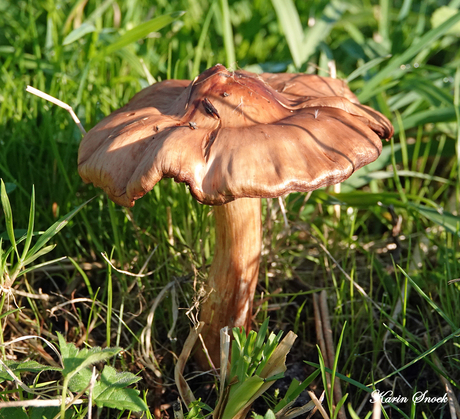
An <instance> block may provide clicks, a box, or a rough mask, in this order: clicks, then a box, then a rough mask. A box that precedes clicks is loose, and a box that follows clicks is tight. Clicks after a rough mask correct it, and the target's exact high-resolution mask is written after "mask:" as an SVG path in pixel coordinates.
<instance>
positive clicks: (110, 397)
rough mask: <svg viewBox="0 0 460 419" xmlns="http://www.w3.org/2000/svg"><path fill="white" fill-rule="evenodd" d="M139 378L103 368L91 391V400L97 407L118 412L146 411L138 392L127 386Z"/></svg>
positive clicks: (113, 369)
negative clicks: (109, 408) (113, 409)
mask: <svg viewBox="0 0 460 419" xmlns="http://www.w3.org/2000/svg"><path fill="white" fill-rule="evenodd" d="M140 379H141V378H140V377H137V376H135V375H134V374H131V373H130V372H121V373H117V371H116V370H115V368H112V367H110V366H107V365H106V366H105V367H104V370H103V371H102V374H101V379H100V380H98V381H97V383H96V385H95V386H94V389H93V400H94V402H95V403H96V405H97V406H99V407H111V408H115V409H119V410H123V409H126V410H132V411H135V412H139V411H146V410H147V405H146V404H145V403H144V401H143V400H142V399H141V398H140V397H139V391H138V390H134V389H132V388H127V386H129V385H131V384H134V383H136V382H137V381H139V380H140Z"/></svg>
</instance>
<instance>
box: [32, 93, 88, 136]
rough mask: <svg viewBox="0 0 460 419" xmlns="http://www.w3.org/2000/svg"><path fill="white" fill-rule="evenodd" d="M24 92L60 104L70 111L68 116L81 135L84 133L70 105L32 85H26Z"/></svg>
mask: <svg viewBox="0 0 460 419" xmlns="http://www.w3.org/2000/svg"><path fill="white" fill-rule="evenodd" d="M26 92H29V93H32V94H33V95H35V96H38V97H41V98H42V99H45V100H47V101H48V102H51V103H54V104H55V105H57V106H60V107H61V108H62V109H65V110H66V111H68V112H69V113H70V116H71V117H72V119H73V120H74V121H75V123H76V124H77V126H78V128H79V129H80V131H81V133H82V134H83V135H85V134H86V131H85V129H84V128H83V125H82V124H81V122H80V120H79V119H78V116H77V115H76V114H75V112H74V111H73V109H72V107H71V106H70V105H67V103H64V102H62V101H61V100H59V99H56V98H54V97H53V96H50V95H48V94H46V93H44V92H42V91H41V90H38V89H36V88H35V87H32V86H27V88H26Z"/></svg>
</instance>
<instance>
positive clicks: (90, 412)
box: [88, 367, 97, 419]
mask: <svg viewBox="0 0 460 419" xmlns="http://www.w3.org/2000/svg"><path fill="white" fill-rule="evenodd" d="M96 378H97V371H96V367H93V373H92V374H91V380H90V382H89V388H88V419H92V416H93V409H92V404H93V389H94V386H95V384H96Z"/></svg>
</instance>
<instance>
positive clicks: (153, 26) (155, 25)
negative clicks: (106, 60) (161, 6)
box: [99, 12, 185, 57]
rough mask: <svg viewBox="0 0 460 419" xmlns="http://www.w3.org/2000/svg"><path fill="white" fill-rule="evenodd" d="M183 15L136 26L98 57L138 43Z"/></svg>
mask: <svg viewBox="0 0 460 419" xmlns="http://www.w3.org/2000/svg"><path fill="white" fill-rule="evenodd" d="M184 13H185V12H172V13H168V14H165V15H162V16H158V17H156V18H154V19H151V20H149V21H148V22H144V23H142V24H140V25H138V26H136V27H135V28H133V29H131V30H129V31H128V32H126V33H125V34H124V35H122V36H120V37H119V38H118V39H117V40H116V41H115V42H113V43H112V44H110V45H109V46H108V47H106V48H105V49H104V50H103V51H102V53H101V54H99V56H101V57H104V56H105V55H108V54H111V53H113V52H115V51H118V50H119V49H121V48H123V47H125V46H127V45H129V44H131V43H133V42H136V41H138V40H139V39H142V38H145V37H146V36H147V35H148V34H149V33H152V32H156V31H158V30H160V29H162V28H164V27H165V26H166V25H169V24H170V23H172V22H174V21H175V20H177V19H179V18H180V17H181V16H183V15H184Z"/></svg>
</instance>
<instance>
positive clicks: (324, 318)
mask: <svg viewBox="0 0 460 419" xmlns="http://www.w3.org/2000/svg"><path fill="white" fill-rule="evenodd" d="M313 304H314V310H315V324H316V333H317V336H318V341H319V345H320V348H321V352H322V353H323V354H324V362H325V364H326V367H327V368H330V369H331V370H332V369H333V367H334V360H335V349H334V341H333V338H332V327H331V322H330V319H329V310H328V307H327V293H326V291H322V292H321V294H320V296H319V297H318V295H317V294H315V295H314V298H313ZM326 379H327V385H328V388H329V389H330V386H331V382H330V376H329V374H326ZM333 395H334V406H336V405H337V404H338V403H339V402H340V400H341V399H342V389H341V387H340V381H339V379H338V378H337V377H335V380H334V392H333ZM337 417H338V418H339V419H346V414H345V409H344V408H343V406H342V407H341V408H340V410H339V412H338V415H337Z"/></svg>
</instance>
